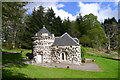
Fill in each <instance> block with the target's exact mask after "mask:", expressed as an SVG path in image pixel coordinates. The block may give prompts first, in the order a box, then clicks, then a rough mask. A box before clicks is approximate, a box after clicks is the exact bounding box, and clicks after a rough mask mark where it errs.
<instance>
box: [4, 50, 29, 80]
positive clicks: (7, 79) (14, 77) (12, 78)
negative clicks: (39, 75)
mask: <svg viewBox="0 0 120 80" xmlns="http://www.w3.org/2000/svg"><path fill="white" fill-rule="evenodd" d="M21 55H22V54H20V53H11V52H10V53H9V52H7V53H5V52H4V53H2V64H8V63H12V64H11V65H7V66H3V67H2V79H3V80H18V79H21V80H23V79H29V78H28V77H27V75H26V74H24V73H22V72H19V71H17V69H18V70H20V69H21V68H25V67H27V66H28V64H24V63H21V62H24V61H28V60H24V59H23V58H22V56H21Z"/></svg>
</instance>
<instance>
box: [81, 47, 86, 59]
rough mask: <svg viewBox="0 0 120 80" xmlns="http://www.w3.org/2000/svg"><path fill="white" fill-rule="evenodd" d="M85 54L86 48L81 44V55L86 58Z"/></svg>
mask: <svg viewBox="0 0 120 80" xmlns="http://www.w3.org/2000/svg"><path fill="white" fill-rule="evenodd" d="M84 55H86V49H85V48H84V47H83V46H81V57H82V58H84Z"/></svg>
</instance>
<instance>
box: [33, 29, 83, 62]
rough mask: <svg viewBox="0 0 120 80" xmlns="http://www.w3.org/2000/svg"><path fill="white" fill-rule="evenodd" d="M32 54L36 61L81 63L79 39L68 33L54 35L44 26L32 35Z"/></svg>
mask: <svg viewBox="0 0 120 80" xmlns="http://www.w3.org/2000/svg"><path fill="white" fill-rule="evenodd" d="M33 39H34V41H33V55H34V60H35V62H36V63H67V64H80V63H81V48H80V44H79V40H78V39H77V38H72V37H71V36H70V35H69V34H68V33H64V34H63V35H62V36H61V37H54V34H51V33H50V32H49V31H48V30H47V29H46V28H45V27H43V28H42V29H41V30H40V31H38V32H37V33H36V34H35V36H34V37H33Z"/></svg>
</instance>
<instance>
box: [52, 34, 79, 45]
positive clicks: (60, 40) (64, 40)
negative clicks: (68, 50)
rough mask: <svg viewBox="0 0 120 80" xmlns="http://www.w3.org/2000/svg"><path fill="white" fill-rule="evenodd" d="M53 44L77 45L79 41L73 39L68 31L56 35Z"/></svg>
mask: <svg viewBox="0 0 120 80" xmlns="http://www.w3.org/2000/svg"><path fill="white" fill-rule="evenodd" d="M53 45H55V46H79V43H78V42H77V41H75V39H73V38H72V37H71V36H70V35H69V34H68V33H65V34H63V35H62V36H61V37H56V38H55V41H54V43H53Z"/></svg>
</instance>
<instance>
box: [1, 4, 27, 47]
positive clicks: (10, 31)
mask: <svg viewBox="0 0 120 80" xmlns="http://www.w3.org/2000/svg"><path fill="white" fill-rule="evenodd" d="M25 5H26V2H3V3H2V20H3V22H2V29H3V35H2V36H3V39H4V40H5V42H6V46H8V45H9V44H10V45H12V47H11V48H15V47H16V45H18V47H20V45H21V41H20V37H21V35H23V33H22V30H23V29H24V24H23V23H24V18H23V17H24V13H25V11H26V10H25V9H24V8H23V6H25Z"/></svg>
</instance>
